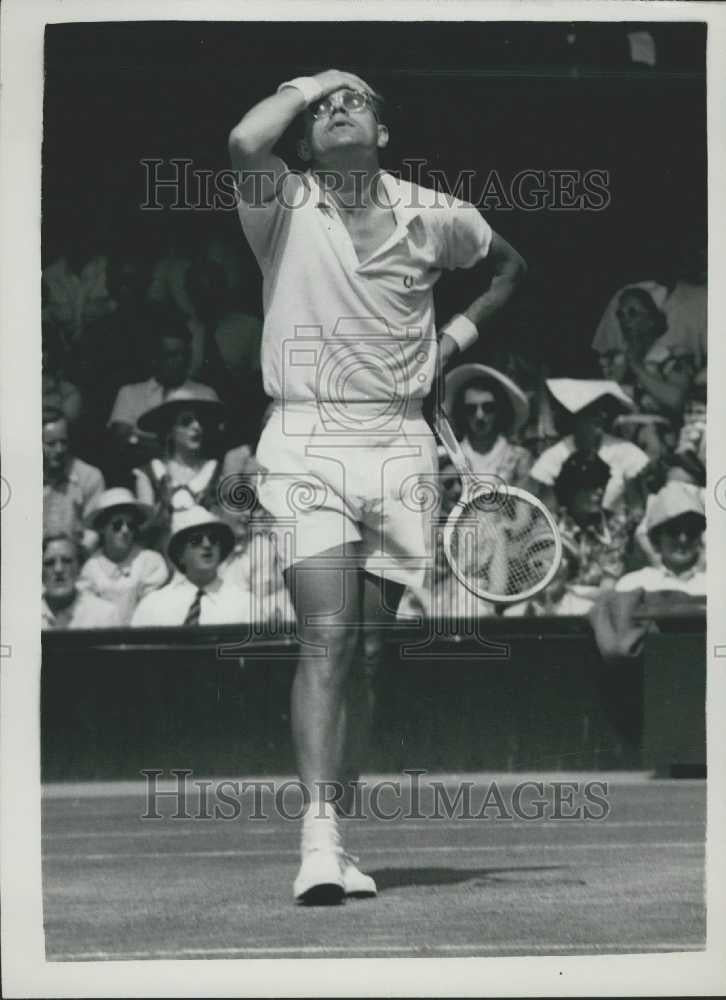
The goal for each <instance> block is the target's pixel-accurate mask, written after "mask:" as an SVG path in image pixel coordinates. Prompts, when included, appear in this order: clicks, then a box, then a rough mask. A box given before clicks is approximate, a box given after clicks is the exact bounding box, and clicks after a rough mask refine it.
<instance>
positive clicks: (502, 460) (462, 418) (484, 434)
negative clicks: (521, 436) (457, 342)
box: [444, 364, 532, 486]
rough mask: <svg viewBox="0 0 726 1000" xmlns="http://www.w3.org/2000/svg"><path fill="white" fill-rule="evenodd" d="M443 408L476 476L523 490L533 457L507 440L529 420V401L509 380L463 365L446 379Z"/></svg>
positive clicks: (481, 367)
mask: <svg viewBox="0 0 726 1000" xmlns="http://www.w3.org/2000/svg"><path fill="white" fill-rule="evenodd" d="M444 406H445V408H446V410H447V412H448V414H449V416H450V417H451V419H452V421H453V423H454V426H455V428H456V430H457V433H458V434H460V435H463V437H462V441H461V447H462V450H463V452H464V454H465V455H466V457H467V458H468V459H469V462H470V464H471V467H472V469H473V470H474V472H475V473H476V474H477V475H482V476H496V477H497V478H498V479H500V480H503V481H504V482H505V483H506V484H507V485H509V486H522V485H523V484H524V482H525V481H526V479H527V475H528V473H529V469H530V466H531V465H532V456H531V455H530V453H529V452H528V451H527V449H526V448H522V447H521V446H519V445H516V444H512V443H511V442H510V440H509V438H510V437H512V436H513V435H514V434H516V433H517V432H518V431H519V430H520V429H521V428H522V427H524V425H525V424H526V423H527V420H528V419H529V401H528V400H527V397H526V395H525V394H524V393H523V392H522V390H521V389H520V388H519V386H518V385H516V384H515V383H514V382H513V381H512V380H511V379H510V378H508V377H507V376H506V375H502V373H501V372H499V371H497V370H496V369H495V368H489V367H488V366H487V365H480V364H467V365H459V367H458V368H455V369H454V370H453V371H451V372H449V374H448V375H447V376H446V397H445V401H444Z"/></svg>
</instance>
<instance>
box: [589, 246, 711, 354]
mask: <svg viewBox="0 0 726 1000" xmlns="http://www.w3.org/2000/svg"><path fill="white" fill-rule="evenodd" d="M676 243H677V244H679V245H680V246H681V248H682V253H681V254H680V258H681V259H680V260H679V261H677V262H676V263H675V266H674V267H672V268H670V269H669V270H670V273H669V274H667V275H665V276H664V277H663V278H662V279H661V280H659V281H654V280H650V281H638V282H632V283H630V284H629V285H627V286H626V287H625V288H621V289H620V290H619V291H618V292H616V293H615V295H614V296H613V297H612V298H611V300H610V302H609V303H608V305H607V307H606V309H605V312H604V313H603V316H602V318H601V320H600V322H599V323H598V326H597V330H596V331H595V336H594V337H593V341H592V347H593V350H595V351H596V352H597V353H598V354H602V353H604V352H611V351H622V350H623V348H624V346H625V345H624V340H623V333H622V329H621V327H620V323H619V322H618V319H617V315H616V314H617V309H618V303H619V300H620V296H621V295H622V294H623V292H625V291H627V290H629V289H632V288H639V289H643V290H644V291H645V292H646V293H647V294H648V295H649V296H650V298H651V299H652V301H653V302H654V303H655V305H656V307H657V308H658V309H659V310H661V312H662V313H663V315H664V316H665V320H666V329H665V333H664V334H663V345H664V346H666V347H670V348H673V349H674V351H675V352H676V353H677V354H681V353H684V352H685V353H688V354H690V355H691V357H692V358H693V360H694V362H695V365H696V369H697V370H698V371H700V370H701V369H702V368H704V367H705V365H706V360H707V354H708V343H707V328H706V324H707V291H706V280H707V273H706V271H707V269H706V251H705V246H704V241H703V239H702V238H701V237H699V236H697V237H696V238H695V239H694V238H693V236H692V234H688V235H687V236H686V238H685V239H681V240H677V241H676Z"/></svg>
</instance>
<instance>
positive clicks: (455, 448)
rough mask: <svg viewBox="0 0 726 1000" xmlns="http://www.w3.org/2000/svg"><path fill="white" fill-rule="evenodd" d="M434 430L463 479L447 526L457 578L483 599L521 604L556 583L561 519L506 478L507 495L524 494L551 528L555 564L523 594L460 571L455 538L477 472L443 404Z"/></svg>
mask: <svg viewBox="0 0 726 1000" xmlns="http://www.w3.org/2000/svg"><path fill="white" fill-rule="evenodd" d="M434 430H435V431H436V434H437V436H438V438H439V441H440V442H441V444H442V445H443V446H444V448H445V449H446V453H447V455H448V456H449V459H450V460H451V464H452V465H453V466H454V468H455V469H456V471H457V473H458V475H459V478H460V479H461V496H460V497H459V499H458V500H457V501H456V503H455V504H454V507H453V509H452V510H451V512H450V513H449V516H448V517H447V519H446V524H445V525H444V554H445V555H446V559H447V562H448V563H449V566H450V567H451V571H452V573H453V574H454V576H455V577H456V579H457V580H458V581H459V582H460V583H461V584H463V586H465V587H466V589H467V590H468V591H469V593H471V594H474V596H475V597H480V598H482V600H485V601H490V602H491V603H493V604H519V603H520V602H521V601H526V600H528V599H529V598H530V597H534V595H535V594H538V593H540V591H542V590H544V588H545V587H547V586H548V585H549V584H550V583H551V582H552V580H553V579H554V577H555V574H556V573H557V571H558V569H559V568H560V562H561V561H562V539H561V537H560V532H559V529H558V527H557V522H556V521H555V519H554V517H553V516H552V513H551V511H550V510H549V508H548V507H546V506H545V504H544V503H542V501H541V500H540V499H539V497H536V496H535V495H534V494H533V493H530V492H529V491H528V490H523V489H520V488H519V487H517V486H508V485H507V484H506V483H504V481H503V480H502V484H501V488H502V489H503V490H505V491H506V496H511V497H520V498H522V499H524V500H526V501H527V502H528V503H529V504H531V505H532V506H534V507H536V508H537V509H538V510H539V511H540V513H541V514H542V515H543V516H544V518H545V520H546V521H547V524H548V525H549V527H550V529H551V532H552V538H553V541H554V544H555V553H554V558H553V559H552V565H551V566H550V568H549V569H548V571H547V573H546V574H545V576H544V577H543V578H542V579H541V580H540V581H538V583H536V584H535V585H534V586H533V587H530V588H529V589H528V590H525V591H522V592H521V593H517V594H492V593H490V592H489V591H485V590H482V589H480V588H478V587H475V586H473V585H472V583H471V581H470V578H469V577H467V576H466V575H465V574H464V573H461V572H459V571H458V569H457V565H456V560H455V559H454V558H453V556H452V554H451V540H452V537H453V534H454V529H455V527H456V525H457V523H458V521H459V518H460V517H461V515H462V514H463V512H464V510H465V509H466V508H467V506H468V505H469V503H470V502H471V501H472V500H473V499H475V498H476V496H477V491H476V484H477V475H476V473H475V472H474V470H473V469H472V467H471V463H470V462H469V459H468V458H467V457H466V455H465V454H464V452H463V450H462V447H461V445H460V444H459V441H458V439H457V437H456V435H455V434H454V431H453V428H452V426H451V424H450V422H449V418H448V417H447V415H446V412H445V411H444V408H443V406H442V405H441V404H440V403H439V404H438V405H437V406H435V407H434ZM479 482H480V483H481V484H484V483H485V482H487V481H486V480H484V479H482V478H479ZM487 485H488V486H489V487H490V488H491V483H490V482H487Z"/></svg>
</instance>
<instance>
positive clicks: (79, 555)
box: [41, 531, 83, 565]
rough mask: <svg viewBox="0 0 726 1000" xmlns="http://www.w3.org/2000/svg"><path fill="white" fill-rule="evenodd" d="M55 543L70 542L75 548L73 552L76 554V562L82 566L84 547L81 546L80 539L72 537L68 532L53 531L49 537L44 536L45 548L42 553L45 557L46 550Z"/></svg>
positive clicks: (49, 533)
mask: <svg viewBox="0 0 726 1000" xmlns="http://www.w3.org/2000/svg"><path fill="white" fill-rule="evenodd" d="M53 542H69V543H70V545H72V546H73V551H74V552H75V556H76V562H77V563H78V564H79V565H80V564H81V563H82V562H83V547H82V545H81V540H80V538H77V537H76V536H75V535H72V534H71V533H70V532H68V531H51V532H48V534H47V535H43V547H42V550H41V551H42V553H43V555H45V550H46V549H47V548H48V546H49V545H51V544H52V543H53Z"/></svg>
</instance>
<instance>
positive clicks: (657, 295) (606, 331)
mask: <svg viewBox="0 0 726 1000" xmlns="http://www.w3.org/2000/svg"><path fill="white" fill-rule="evenodd" d="M634 288H638V289H642V290H643V291H644V292H646V293H647V294H648V295H649V296H650V297H651V299H652V301H653V302H654V303H655V305H656V306H657V307H658V309H662V308H663V305H664V303H665V300H666V299H667V297H668V289H667V288H666V286H665V285H664V284H663V283H662V282H659V281H655V280H647V281H633V282H630V283H629V284H628V285H625V287H623V288H619V289H618V291H617V292H615V294H614V295H613V296H612V297H611V298H610V300H609V302H608V304H607V305H606V307H605V310H604V311H603V314H602V316H601V317H600V320H599V322H598V324H597V327H596V329H595V335H594V337H593V338H592V349H593V351H595V353H596V354H598V355H600V356H603V355H605V356H610V358H611V359H612V358H613V357H614V355H615V354H617V353H620V354H622V353H623V352H624V351H625V340H624V338H623V331H622V329H621V326H620V323H619V321H618V315H617V313H618V307H619V305H620V296H621V295H622V294H623V293H624V292H626V291H629V290H630V289H634ZM606 378H613V379H615V381H618V379H617V378H615V376H614V375H608V376H606Z"/></svg>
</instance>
